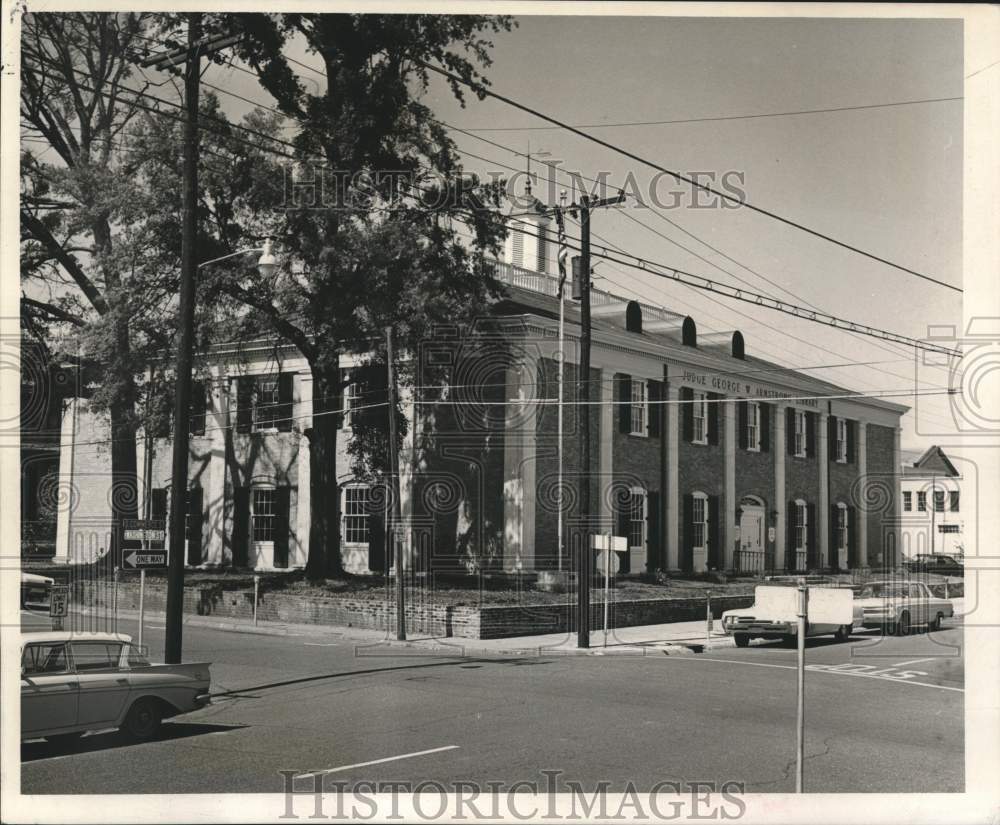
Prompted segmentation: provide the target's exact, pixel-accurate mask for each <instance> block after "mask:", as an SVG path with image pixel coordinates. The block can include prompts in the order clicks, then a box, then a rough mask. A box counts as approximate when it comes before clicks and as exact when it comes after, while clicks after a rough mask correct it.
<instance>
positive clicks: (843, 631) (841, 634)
mask: <svg viewBox="0 0 1000 825" xmlns="http://www.w3.org/2000/svg"><path fill="white" fill-rule="evenodd" d="M833 638H834V639H836V640H837V641H838V642H846V641H847V640H848V639H850V638H851V626H850V625H849V624H842V625H841V626H840V627H838V628H837V632H836V633H834V634H833Z"/></svg>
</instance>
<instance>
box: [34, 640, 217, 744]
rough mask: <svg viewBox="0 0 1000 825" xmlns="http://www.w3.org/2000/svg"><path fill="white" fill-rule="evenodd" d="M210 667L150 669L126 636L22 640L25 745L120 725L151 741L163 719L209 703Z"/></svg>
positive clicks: (167, 666)
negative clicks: (28, 740) (26, 740)
mask: <svg viewBox="0 0 1000 825" xmlns="http://www.w3.org/2000/svg"><path fill="white" fill-rule="evenodd" d="M210 667H211V666H210V664H208V663H206V662H199V663H194V664H179V665H161V664H151V663H150V662H149V660H148V659H146V657H145V656H143V655H142V654H141V652H140V651H139V649H138V648H137V647H136V646H135V645H133V644H132V638H131V637H130V636H127V635H125V634H122V633H78V632H69V631H50V632H41V633H26V634H22V636H21V740H22V741H24V740H25V739H37V738H39V737H44V738H45V739H47V740H49V741H51V742H67V741H71V740H74V739H78V738H79V737H81V736H83V734H84V733H86V732H87V731H91V730H104V729H107V728H121V729H122V730H123V731H125V732H126V733H128V734H129V735H131V736H132V737H134V738H136V739H140V740H141V739H149V738H151V737H152V736H154V735H155V734H156V732H157V730H159V727H160V720H162V719H165V718H167V717H170V716H176V715H177V714H179V713H187V712H188V711H192V710H196V709H197V708H201V707H204V706H205V705H207V704H209V702H210V701H211V700H210V697H209V692H208V691H209V686H210V684H211V674H210V672H209V669H210Z"/></svg>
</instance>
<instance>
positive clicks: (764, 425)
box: [759, 404, 771, 453]
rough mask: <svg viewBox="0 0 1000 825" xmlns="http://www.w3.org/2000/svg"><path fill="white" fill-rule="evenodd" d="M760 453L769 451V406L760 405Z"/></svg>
mask: <svg viewBox="0 0 1000 825" xmlns="http://www.w3.org/2000/svg"><path fill="white" fill-rule="evenodd" d="M759 407H760V451H761V452H762V453H768V452H770V451H771V405H770V404H760V405H759Z"/></svg>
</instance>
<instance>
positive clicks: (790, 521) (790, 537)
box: [785, 499, 795, 570]
mask: <svg viewBox="0 0 1000 825" xmlns="http://www.w3.org/2000/svg"><path fill="white" fill-rule="evenodd" d="M785 522H786V525H785V570H794V569H795V500H794V499H792V500H791V501H789V502H788V516H787V518H786V519H785Z"/></svg>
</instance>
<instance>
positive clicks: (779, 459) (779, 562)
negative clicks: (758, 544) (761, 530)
mask: <svg viewBox="0 0 1000 825" xmlns="http://www.w3.org/2000/svg"><path fill="white" fill-rule="evenodd" d="M785 415H786V413H785V405H784V404H776V405H775V413H774V441H773V446H774V511H775V513H777V515H776V516H775V524H774V566H775V567H784V566H786V565H787V563H788V561H789V559H788V558H787V556H786V541H785V539H786V536H785V520H786V518H787V516H786V514H785V445H786V443H787V439H786V437H785ZM793 566H794V565H793Z"/></svg>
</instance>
